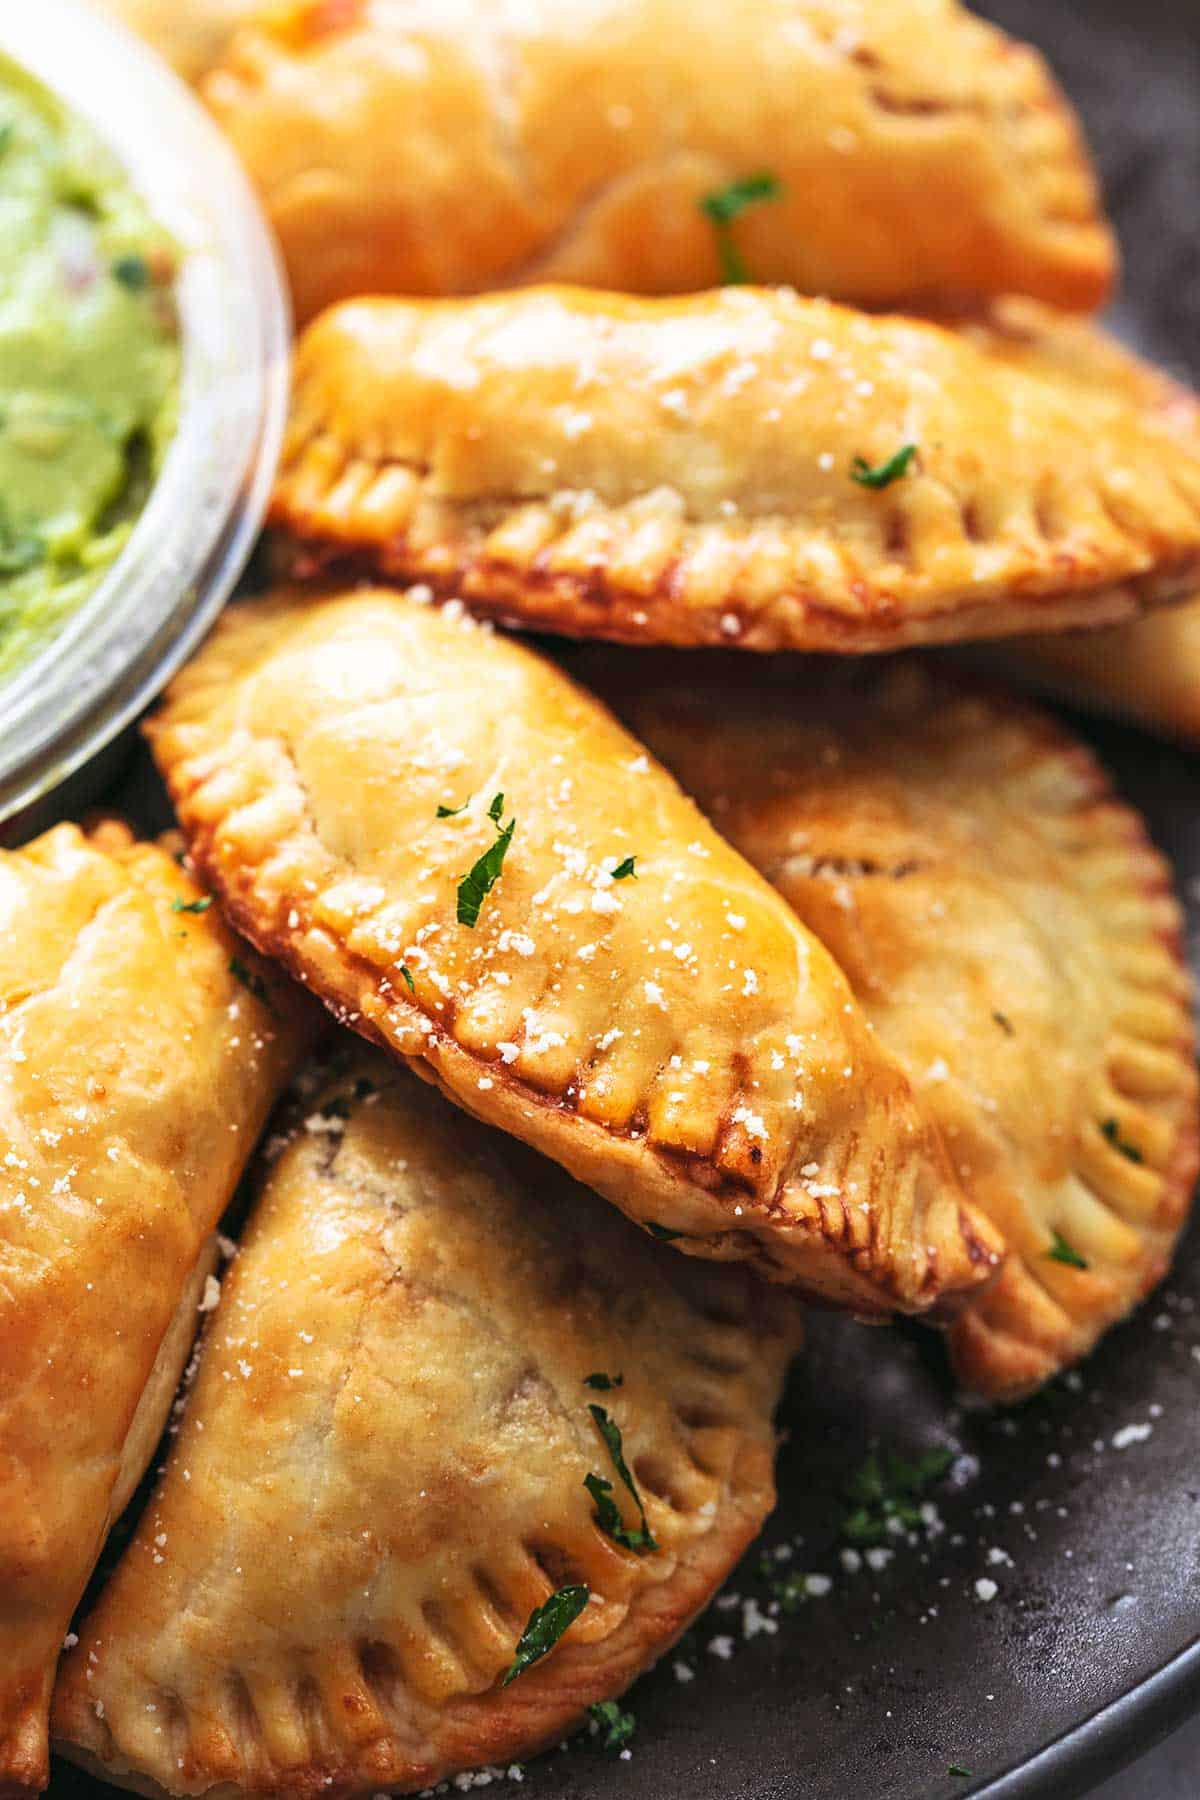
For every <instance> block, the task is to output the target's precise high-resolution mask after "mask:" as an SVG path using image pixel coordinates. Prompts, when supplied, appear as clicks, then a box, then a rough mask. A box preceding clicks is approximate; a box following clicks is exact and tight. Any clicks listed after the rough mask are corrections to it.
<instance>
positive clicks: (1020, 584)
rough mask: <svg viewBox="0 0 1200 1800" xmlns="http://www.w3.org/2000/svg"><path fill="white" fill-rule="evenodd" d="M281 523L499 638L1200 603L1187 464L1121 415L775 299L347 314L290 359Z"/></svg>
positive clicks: (816, 627) (1198, 473)
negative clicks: (527, 630) (501, 624)
mask: <svg viewBox="0 0 1200 1800" xmlns="http://www.w3.org/2000/svg"><path fill="white" fill-rule="evenodd" d="M274 517H275V519H276V522H277V523H278V524H280V525H282V526H283V527H285V528H286V530H288V531H289V532H290V533H292V534H293V536H294V537H296V538H298V539H299V540H301V542H302V543H303V544H304V545H305V546H307V547H308V548H309V549H310V550H312V551H314V552H316V554H317V556H318V558H320V557H324V558H327V559H333V560H336V559H337V558H345V559H349V561H350V562H351V563H353V564H354V565H355V566H357V567H360V568H365V569H367V570H368V571H370V570H378V571H382V572H385V573H388V574H392V575H397V576H400V577H403V578H405V579H410V580H414V581H426V582H429V583H431V584H432V585H433V586H434V587H435V588H436V589H437V590H438V591H440V592H444V593H452V594H455V595H458V596H461V598H462V599H463V600H465V601H466V603H467V604H468V605H469V606H471V607H472V608H473V609H474V610H476V611H477V612H481V613H487V614H491V615H494V616H496V617H498V618H500V619H502V620H505V621H507V622H509V623H515V624H523V625H529V626H535V627H537V628H539V629H545V630H549V631H555V632H560V633H564V634H568V635H571V636H577V637H601V638H613V639H620V640H623V641H628V642H630V643H639V644H640V643H656V642H657V643H673V644H682V645H692V644H718V643H720V644H725V645H731V646H737V647H740V648H745V649H752V650H778V649H787V648H792V649H807V650H834V651H858V650H888V649H895V648H897V647H898V646H901V645H904V644H906V643H918V642H937V641H942V640H953V639H971V638H995V637H1003V636H1006V635H1009V634H1011V633H1013V632H1017V631H1022V630H1025V631H1029V630H1042V631H1046V630H1052V629H1057V628H1060V627H1063V626H1066V625H1103V624H1106V623H1112V622H1114V621H1116V620H1119V619H1122V618H1127V617H1129V616H1131V615H1134V614H1136V613H1137V612H1139V611H1140V610H1141V609H1143V608H1144V607H1147V606H1150V605H1153V604H1157V603H1160V602H1165V601H1168V600H1172V599H1178V598H1179V597H1180V596H1181V595H1183V594H1185V593H1187V592H1189V591H1191V590H1193V589H1194V587H1195V585H1196V582H1197V579H1198V575H1200V454H1198V453H1197V450H1196V447H1194V446H1193V447H1192V448H1191V449H1189V448H1188V446H1186V445H1181V444H1175V443H1173V444H1171V445H1170V448H1169V450H1168V448H1167V445H1166V441H1165V440H1164V435H1163V432H1162V429H1161V425H1160V423H1159V420H1158V418H1157V416H1156V414H1155V412H1154V410H1153V409H1152V408H1150V407H1148V406H1147V405H1146V404H1144V403H1143V402H1142V400H1141V399H1140V397H1139V396H1138V395H1135V394H1131V393H1115V394H1113V393H1108V392H1106V391H1105V390H1104V388H1103V386H1102V384H1100V383H1094V384H1091V385H1090V386H1089V385H1088V384H1085V383H1083V382H1079V381H1073V382H1069V383H1068V382H1066V381H1064V380H1061V379H1057V378H1055V375H1054V371H1053V363H1052V362H1051V364H1050V366H1049V367H1048V368H1047V367H1046V366H1045V364H1044V363H1043V362H1042V361H1040V360H1038V359H1036V358H1032V357H1026V358H1021V357H1019V356H1016V355H1009V354H1001V353H1000V352H999V350H997V351H996V352H995V353H993V351H992V350H991V349H990V348H989V345H988V342H987V341H986V340H985V341H983V342H980V341H977V340H976V336H975V334H974V333H972V332H971V331H969V330H956V329H953V328H951V327H950V326H948V325H939V324H932V323H929V322H923V321H919V320H915V319H906V318H899V317H894V316H869V315H866V314H861V313H855V312H852V311H849V310H847V309H846V308H844V307H840V306H833V305H830V304H829V303H828V302H825V301H819V300H803V299H799V298H797V297H796V296H795V295H794V294H790V293H787V292H784V291H782V290H779V291H768V290H765V289H748V288H746V289H726V290H724V291H722V292H720V293H717V294H706V295H700V296H696V297H693V298H690V299H689V298H685V299H675V300H637V299H630V298H628V297H624V296H621V295H617V294H595V293H587V292H585V291H583V290H580V289H570V288H540V289H530V290H527V291H525V292H523V293H516V294H505V295H492V296H487V297H485V298H482V299H476V300H468V301H401V300H363V301H356V302H348V303H347V304H345V305H343V306H340V307H337V308H334V309H332V310H331V311H330V312H328V313H326V314H325V315H324V316H323V317H322V318H321V319H319V320H318V321H317V322H316V323H315V324H314V325H313V326H311V327H310V329H309V330H308V331H307V332H306V333H305V335H304V337H303V338H302V340H301V343H300V346H299V350H298V352H297V357H296V367H295V382H294V392H293V402H292V415H291V422H290V426H289V431H288V437H287V443H286V448H285V453H284V459H283V464H282V468H281V472H280V476H279V481H278V484H277V488H276V493H275V497H274Z"/></svg>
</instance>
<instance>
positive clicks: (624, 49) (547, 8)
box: [143, 0, 1115, 319]
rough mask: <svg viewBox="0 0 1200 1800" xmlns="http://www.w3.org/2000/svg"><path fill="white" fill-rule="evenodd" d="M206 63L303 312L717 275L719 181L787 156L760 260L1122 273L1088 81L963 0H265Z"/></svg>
mask: <svg viewBox="0 0 1200 1800" xmlns="http://www.w3.org/2000/svg"><path fill="white" fill-rule="evenodd" d="M143 3H144V0H143ZM177 4H179V5H180V6H182V7H183V9H184V10H185V11H186V9H187V6H188V4H189V0H177ZM206 4H209V5H211V0H206ZM172 35H174V34H172ZM202 91H203V93H204V95H205V97H206V99H207V101H208V103H209V105H210V106H211V107H212V109H213V111H214V112H215V114H216V116H217V118H218V120H219V121H220V123H221V125H222V126H223V127H224V129H225V131H226V132H227V133H228V134H229V136H230V138H231V139H232V141H233V143H234V145H235V146H236V148H237V150H238V152H239V154H240V156H241V158H242V160H243V162H244V163H245V165H246V167H247V169H248V170H249V172H250V174H251V177H252V178H253V180H254V181H255V183H256V185H257V187H258V191H259V193H260V195H261V196H262V198H263V201H264V203H265V205H266V208H267V211H268V213H269V215H270V218H271V221H272V223H273V224H274V226H275V229H276V231H277V232H278V234H279V238H280V241H281V243H282V246H283V251H284V256H285V259H286V262H287V266H288V272H289V275H290V277H291V283H292V290H293V294H294V296H295V301H296V308H297V312H298V314H299V316H300V317H301V318H302V319H307V318H311V317H312V316H313V315H314V314H315V313H317V312H318V311H319V310H320V309H321V308H322V307H323V306H326V305H328V304H329V303H330V302H332V301H335V300H339V299H347V298H351V297H353V296H355V295H358V294H368V293H401V294H456V293H467V292H480V291H484V290H487V289H492V288H498V287H508V286H513V285H517V284H522V285H523V284H526V283H529V282H531V281H571V282H578V283H581V284H584V285H587V286H594V287H608V288H614V289H620V290H625V291H629V292H640V293H681V292H685V291H688V290H691V289H696V288H707V287H711V286H712V285H714V284H715V283H716V282H717V281H718V280H719V279H720V278H721V270H722V264H721V260H720V258H719V256H718V240H717V235H716V233H715V232H714V230H713V227H712V225H711V223H710V221H709V219H708V218H707V217H705V215H704V213H703V211H702V209H701V202H702V201H703V199H704V198H705V196H706V195H709V194H711V193H713V192H718V193H719V192H721V191H723V190H725V189H726V188H728V187H729V185H730V184H731V183H734V182H737V181H739V180H742V179H744V178H746V177H749V176H755V175H757V174H759V173H760V172H761V171H764V170H769V171H770V173H771V174H772V176H773V177H774V179H775V181H776V183H777V184H778V189H777V194H776V197H775V198H773V199H772V200H770V201H769V202H764V203H763V204H760V205H758V206H755V207H752V208H749V209H747V210H746V212H745V213H744V214H743V216H741V217H740V218H738V219H737V220H736V222H735V223H734V224H733V225H732V226H731V230H732V232H733V233H734V236H735V240H736V245H737V249H738V253H739V255H740V257H741V259H742V261H743V262H744V264H745V266H746V267H748V268H749V270H751V271H752V273H753V276H754V278H755V279H757V280H760V281H770V282H784V283H790V284H793V285H794V286H796V287H797V288H799V289H801V290H802V291H805V292H808V293H826V294H832V295H834V296H835V297H837V298H840V299H849V300H854V301H858V302H861V303H868V304H875V305H878V304H894V303H896V302H899V301H906V302H911V301H913V300H914V299H916V298H921V297H924V298H928V297H931V296H938V295H945V294H947V293H951V294H958V295H962V294H977V295H978V294H996V293H1002V292H1005V291H1010V292H1019V293H1029V294H1033V295H1036V296H1037V297H1038V298H1040V299H1043V300H1048V301H1051V302H1053V303H1054V304H1057V305H1062V306H1067V307H1072V308H1076V307H1078V308H1085V309H1086V308H1091V307H1095V306H1097V305H1099V304H1100V303H1101V302H1102V301H1103V299H1104V297H1105V294H1106V292H1107V290H1108V287H1109V284H1110V282H1111V279H1112V273H1113V267H1114V262H1115V256H1114V250H1113V244H1112V239H1111V237H1110V235H1109V232H1108V229H1107V227H1106V225H1105V222H1104V219H1103V215H1102V212H1101V208H1100V202H1099V196H1098V193H1097V187H1096V182H1095V179H1094V177H1093V174H1092V171H1091V168H1090V166H1089V163H1088V159H1087V155H1086V151H1085V148H1084V146H1083V143H1082V140H1081V136H1080V133H1079V130H1078V127H1077V124H1076V121H1075V118H1074V115H1073V113H1072V111H1071V109H1070V107H1069V105H1068V104H1067V102H1066V101H1065V99H1064V97H1063V95H1062V94H1061V92H1060V91H1059V89H1058V87H1057V85H1056V84H1055V82H1054V80H1053V78H1052V77H1051V75H1050V73H1049V71H1048V70H1047V68H1046V65H1045V63H1044V62H1043V61H1042V59H1041V57H1040V56H1038V55H1037V54H1036V52H1034V51H1033V50H1031V49H1030V48H1029V47H1028V46H1026V45H1023V44H1020V43H1018V42H1016V41H1014V40H1013V39H1011V38H1008V37H1006V36H1005V35H1004V34H1003V33H1001V32H999V31H997V30H995V29H994V28H993V27H991V26H989V25H986V24H984V23H983V22H982V21H981V20H979V19H975V18H973V17H972V16H971V15H970V14H969V13H968V12H966V11H965V10H964V9H963V8H962V7H960V6H958V5H957V4H954V3H953V0H739V4H738V5H736V6H729V5H726V4H723V0H586V3H585V4H580V0H523V3H522V4H520V5H515V4H511V3H507V4H494V3H490V0H334V3H333V4H331V3H330V0H304V3H300V4H296V3H292V4H285V5H282V6H281V5H275V6H274V7H272V8H264V10H263V14H262V17H261V19H260V20H259V21H258V22H257V24H256V25H255V26H254V27H253V28H251V29H247V30H246V31H244V32H242V33H240V34H239V35H238V36H237V37H236V38H235V39H234V40H233V42H232V44H231V45H230V46H229V49H228V52H227V54H226V56H225V57H224V59H223V60H222V61H221V62H220V63H219V64H218V65H217V66H215V67H214V68H213V69H212V70H211V71H210V72H209V74H208V76H207V79H206V80H205V81H204V82H203V84H202Z"/></svg>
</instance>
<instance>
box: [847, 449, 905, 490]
mask: <svg viewBox="0 0 1200 1800" xmlns="http://www.w3.org/2000/svg"><path fill="white" fill-rule="evenodd" d="M916 454H917V446H916V445H915V444H905V445H903V447H902V448H901V449H899V450H897V452H896V454H895V456H889V457H888V460H887V461H886V462H881V463H876V465H875V467H874V468H872V467H871V465H870V463H869V462H868V461H867V460H866V458H865V457H863V456H856V457H855V459H854V461H853V462H852V463H851V465H850V479H851V481H857V483H858V485H859V487H865V488H885V487H891V485H892V483H893V481H899V480H900V478H901V476H902V475H907V474H908V465H909V464H910V463H911V461H912V459H913V457H914V456H915V455H916Z"/></svg>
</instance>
